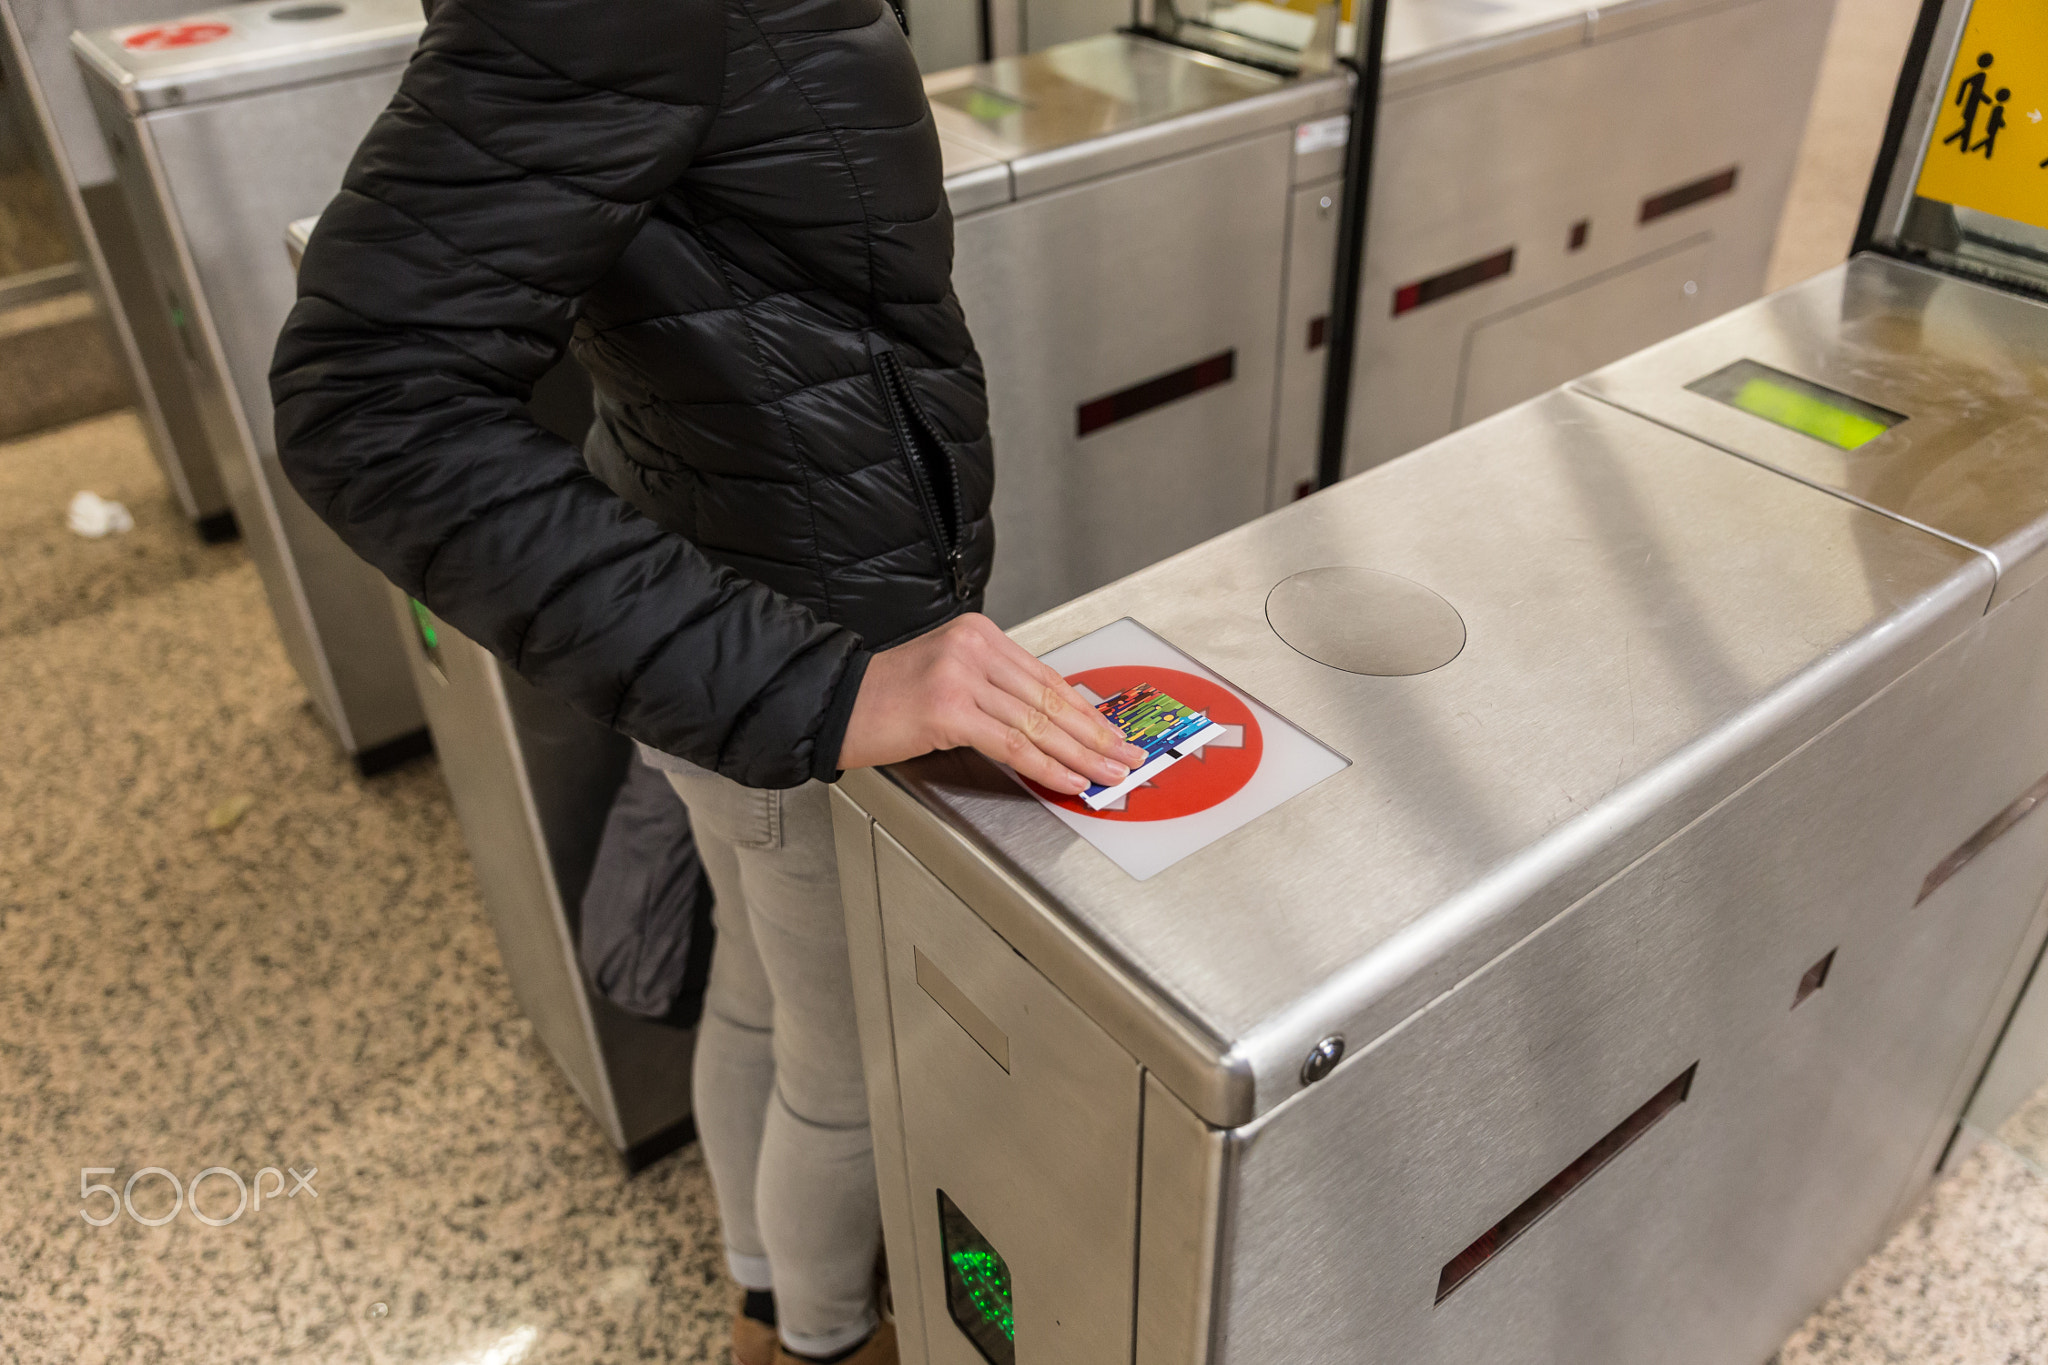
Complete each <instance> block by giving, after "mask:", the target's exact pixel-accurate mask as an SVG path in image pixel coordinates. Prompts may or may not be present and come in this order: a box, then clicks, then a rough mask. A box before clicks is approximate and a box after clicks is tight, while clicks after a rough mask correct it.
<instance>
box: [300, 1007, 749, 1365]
mask: <svg viewBox="0 0 2048 1365" xmlns="http://www.w3.org/2000/svg"><path fill="white" fill-rule="evenodd" d="M280 1141H281V1142H282V1143H283V1144H284V1145H287V1146H289V1147H291V1148H292V1149H293V1150H303V1151H305V1152H307V1153H308V1159H311V1160H316V1161H317V1162H318V1163H319V1164H320V1167H321V1170H322V1172H323V1175H324V1178H325V1179H326V1181H327V1182H328V1183H327V1184H326V1185H324V1186H323V1189H322V1192H321V1197H320V1200H319V1202H318V1204H317V1205H315V1206H312V1207H310V1208H309V1209H308V1210H307V1215H308V1217H309V1218H310V1219H311V1220H312V1221H313V1224H314V1226H315V1228H316V1229H317V1231H318V1234H319V1237H320V1243H321V1247H322V1251H323V1253H324V1255H325V1256H326V1258H327V1262H328V1264H329V1265H330V1267H331V1268H332V1270H333V1272H334V1275H335V1278H336V1281H337V1283H338V1284H339V1286H340V1288H341V1292H342V1293H343V1294H344V1296H345V1297H346V1300H347V1302H348V1305H349V1309H350V1312H351V1313H352V1314H353V1315H355V1317H356V1318H357V1319H358V1320H359V1321H361V1322H362V1323H364V1324H365V1330H364V1335H365V1337H366V1339H367V1340H368V1342H369V1344H370V1347H371V1350H372V1351H373V1352H374V1354H375V1355H376V1358H377V1359H378V1360H380V1361H384V1362H394V1363H395V1362H410V1361H429V1360H432V1361H440V1360H458V1359H459V1360H472V1359H482V1358H485V1357H487V1356H488V1355H489V1354H490V1353H491V1352H492V1351H493V1350H494V1349H496V1350H498V1351H500V1352H501V1353H503V1354H505V1355H507V1356H513V1355H516V1358H517V1359H519V1360H520V1361H521V1362H522V1365H537V1363H538V1362H553V1361H560V1362H565V1363H566V1362H576V1363H577V1365H584V1363H585V1362H604V1361H628V1360H632V1361H718V1362H721V1365H722V1362H723V1361H724V1359H725V1356H724V1333H725V1330H726V1328H725V1322H724V1317H723V1314H724V1311H725V1309H726V1307H727V1304H728V1302H729V1300H728V1295H729V1293H730V1292H731V1291H730V1290H729V1288H728V1284H727V1281H726V1278H725V1274H724V1269H723V1260H722V1257H721V1255H720V1253H719V1248H718V1244H717V1236H716V1232H715V1229H716V1220H715V1217H714V1215H713V1209H712V1203H711V1192H710V1185H709V1181H708V1179H707V1177H706V1175H705V1172H704V1168H703V1163H702V1161H701V1159H700V1157H699V1155H698V1153H697V1150H696V1149H695V1148H694V1147H692V1148H689V1149H686V1150H685V1151H683V1152H681V1153H678V1154H676V1155H674V1156H671V1157H668V1158H666V1159H664V1160H663V1161H661V1162H658V1163H656V1164H655V1165H654V1166H653V1167H651V1168H649V1169H647V1170H645V1171H642V1172H641V1173H640V1174H639V1175H637V1176H634V1177H632V1178H631V1179H628V1178H626V1177H625V1175H624V1173H623V1170H622V1168H621V1166H620V1164H619V1161H618V1157H617V1156H616V1154H615V1153H614V1152H613V1151H612V1149H611V1147H610V1146H609V1144H608V1143H607V1142H606V1140H605V1138H604V1137H603V1135H602V1133H601V1132H600V1130H599V1129H598V1127H597V1125H596V1123H595V1121H594V1120H592V1119H591V1118H590V1117H589V1116H588V1115H587V1114H586V1113H585V1112H584V1111H583V1109H582V1106H581V1104H580V1102H579V1101H578V1100H577V1099H576V1097H575V1095H574V1094H573V1093H572V1092H571V1091H570V1089H569V1087H568V1085H567V1083H566V1082H565V1081H563V1079H562V1078H561V1076H560V1074H559V1073H558V1072H557V1071H556V1070H555V1067H554V1065H553V1063H552V1062H551V1061H550V1060H549V1059H548V1058H547V1056H546V1055H545V1054H544V1053H543V1051H542V1050H541V1049H540V1047H539V1045H538V1044H537V1043H536V1042H535V1041H534V1039H533V1033H532V1030H531V1028H530V1027H528V1026H527V1025H526V1024H525V1022H524V1021H523V1020H516V1021H508V1022H506V1023H504V1024H502V1025H499V1026H496V1027H494V1028H491V1029H489V1030H486V1031H484V1032H483V1033H482V1034H480V1035H479V1036H477V1037H475V1038H473V1039H470V1040H467V1041H466V1042H465V1043H464V1044H463V1045H462V1046H460V1047H458V1048H457V1049H454V1050H452V1051H451V1052H449V1053H448V1054H446V1055H445V1056H443V1057H440V1058H437V1059H435V1060H433V1061H430V1062H429V1063H427V1064H426V1065H424V1066H423V1067H422V1068H421V1069H420V1071H419V1072H418V1073H417V1074H416V1075H412V1076H409V1077H407V1078H405V1079H403V1080H402V1081H398V1082H395V1083H392V1084H388V1085H384V1086H380V1087H378V1088H377V1089H375V1090H374V1091H372V1092H368V1093H366V1094H364V1095H362V1096H361V1097H360V1098H359V1099H358V1100H357V1101H355V1102H354V1103H351V1104H347V1105H340V1106H336V1107H334V1108H333V1109H332V1110H330V1111H329V1112H327V1113H325V1114H322V1115H318V1116H307V1117H305V1118H304V1119H302V1120H300V1121H299V1122H297V1123H295V1124H294V1125H293V1126H292V1127H291V1128H290V1129H288V1130H287V1132H286V1133H285V1134H284V1135H283V1136H282V1138H281V1139H280ZM380 1303H381V1304H383V1305H385V1311H383V1312H382V1313H381V1314H379V1313H378V1312H377V1310H376V1309H375V1308H374V1305H376V1304H380Z"/></svg>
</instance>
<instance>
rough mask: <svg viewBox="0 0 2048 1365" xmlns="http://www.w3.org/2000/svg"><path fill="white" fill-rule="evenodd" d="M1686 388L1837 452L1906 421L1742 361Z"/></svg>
mask: <svg viewBox="0 0 2048 1365" xmlns="http://www.w3.org/2000/svg"><path fill="white" fill-rule="evenodd" d="M1686 387H1687V388H1688V389H1691V390H1692V391H1693V392H1694V393H1697V394H1702V395H1704V396H1705V397H1708V398H1712V399H1714V400H1716V401H1717V402H1722V403H1726V404H1727V405H1728V406H1729V407H1731V408H1740V409H1742V410H1743V411H1744V412H1746V413H1749V414H1750V415H1751V416H1753V417H1761V418H1763V419H1764V420H1765V421H1766V422H1775V423H1777V424H1778V425H1779V426H1781V427H1788V428H1790V429H1791V430H1793V431H1796V432H1798V433H1799V434H1800V435H1802V436H1811V437H1812V438H1813V439H1814V440H1816V441H1826V442H1827V443H1828V444H1829V445H1831V446H1834V447H1835V448H1836V449H1838V450H1855V449H1856V448H1857V447H1859V446H1863V445H1867V444H1869V443H1870V442H1871V441H1874V440H1876V439H1877V438H1878V437H1880V436H1882V435H1884V434H1885V433H1886V432H1887V431H1890V430H1891V429H1892V428H1893V427H1895V426H1897V425H1898V424H1899V423H1901V422H1903V421H1905V420H1906V417H1905V414H1904V413H1899V412H1893V411H1892V410H1891V409H1890V408H1881V407H1879V406H1877V405H1876V404H1875V403H1866V402H1864V401H1863V400H1862V399H1860V398H1851V397H1850V396H1849V395H1848V394H1846V393H1837V392H1835V390H1833V389H1830V388H1823V387H1822V386H1821V385H1819V384H1816V383H1814V382H1812V381H1811V380H1807V379H1801V378H1800V377H1799V376H1797V375H1792V374H1786V373H1785V372H1784V371H1783V370H1774V369H1772V368H1771V367H1770V366H1768V365H1759V364H1757V362H1755V361H1754V360H1738V361H1736V362H1735V363H1734V364H1733V365H1730V366H1728V367H1727V368H1725V369H1720V370H1716V371H1714V373H1712V374H1710V375H1708V376H1707V377H1706V378H1705V379H1695V380H1694V381H1693V382H1692V383H1690V384H1687V385H1686Z"/></svg>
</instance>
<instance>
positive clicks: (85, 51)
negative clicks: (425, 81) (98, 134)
mask: <svg viewBox="0 0 2048 1365" xmlns="http://www.w3.org/2000/svg"><path fill="white" fill-rule="evenodd" d="M425 27H426V21H425V19H424V18H422V17H421V12H420V6H419V3H418V0H269V3H261V4H246V5H227V6H223V7H222V8H220V9H211V10H203V11H200V12H198V13H196V14H188V15H184V16H181V17H180V18H177V19H167V20H164V21H162V22H160V23H145V24H125V25H122V26H120V27H118V28H104V29H95V30H93V31H91V32H89V33H75V34H73V35H72V37H71V46H72V49H73V50H74V51H75V52H76V53H77V54H78V57H79V60H80V61H82V62H85V63H87V64H89V65H90V66H92V67H93V68H95V69H96V70H97V71H98V72H99V73H100V74H101V75H102V76H103V77H105V78H106V80H107V82H108V84H110V85H111V86H113V88H114V89H115V90H117V91H119V92H120V96H121V101H122V103H123V104H125V105H126V106H127V108H128V110H129V111H130V112H131V113H138V114H139V113H143V112H145V111H147V110H150V109H160V108H166V107H169V106H172V105H185V104H196V103H200V102H202V101H206V100H215V99H221V98H224V97H226V96H230V95H245V94H249V93H251V92H254V91H258V90H268V89H271V88H273V87H275V86H280V85H300V84H303V83H305V82H307V81H310V80H320V79H325V78H329V77H333V76H341V75H346V74H348V73H349V72H352V71H363V70H369V69H371V68H375V67H380V66H392V65H395V64H398V63H400V62H403V61H405V60H406V59H407V58H408V57H410V56H411V55H412V50H413V48H414V47H415V46H416V45H417V44H418V42H419V36H420V32H421V30H423V29H424V28H425Z"/></svg>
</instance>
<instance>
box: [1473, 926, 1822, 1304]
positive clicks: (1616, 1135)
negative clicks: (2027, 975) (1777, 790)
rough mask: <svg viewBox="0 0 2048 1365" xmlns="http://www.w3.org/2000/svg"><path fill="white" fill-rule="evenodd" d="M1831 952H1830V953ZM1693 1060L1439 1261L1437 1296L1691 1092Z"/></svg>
mask: <svg viewBox="0 0 2048 1365" xmlns="http://www.w3.org/2000/svg"><path fill="white" fill-rule="evenodd" d="M1830 956H1832V954H1831V955H1830ZM1699 1069H1700V1064H1699V1063H1698V1062H1694V1063H1693V1064H1692V1065H1691V1066H1689V1067H1687V1068H1686V1069H1685V1070H1684V1071H1682V1072H1680V1073H1679V1074H1678V1077H1677V1079H1675V1080H1673V1081H1672V1082H1671V1084H1669V1085H1667V1086H1665V1087H1664V1088H1663V1089H1662V1090H1659V1091H1658V1092H1657V1093H1656V1094H1655V1095H1653V1096H1651V1097H1650V1100H1649V1102H1648V1103H1647V1104H1645V1105H1644V1106H1643V1107H1642V1108H1640V1109H1638V1110H1636V1112H1635V1113H1633V1114H1630V1115H1629V1116H1628V1117H1627V1118H1625V1119H1623V1120H1622V1121H1621V1122H1620V1123H1619V1124H1617V1125H1616V1126H1615V1128H1614V1131H1613V1132H1611V1133H1609V1134H1608V1135H1607V1136H1606V1137H1604V1138H1601V1139H1600V1140H1599V1141H1598V1142H1596V1143H1594V1144H1593V1145H1592V1146H1591V1147H1588V1148H1587V1149H1586V1152H1585V1155H1583V1156H1581V1157H1580V1158H1579V1159H1578V1160H1577V1161H1574V1162H1573V1163H1572V1164H1571V1165H1569V1166H1567V1167H1565V1168H1564V1169H1563V1170H1561V1171H1559V1172H1558V1173H1557V1174H1556V1175H1555V1176H1553V1177H1551V1180H1550V1183H1549V1184H1547V1185H1545V1186H1544V1187H1543V1188H1542V1189H1540V1190H1538V1191H1536V1193H1534V1194H1532V1195H1530V1196H1529V1197H1528V1198H1527V1199H1524V1200H1523V1201H1522V1202H1521V1203H1520V1204H1517V1205H1516V1206H1515V1210H1514V1212H1512V1213H1510V1214H1509V1215H1508V1216H1507V1217H1505V1218H1503V1219H1501V1220H1500V1221H1499V1222H1498V1223H1495V1224H1494V1225H1493V1226H1492V1227H1490V1228H1488V1229H1487V1230H1486V1231H1485V1232H1482V1233H1480V1234H1479V1237H1478V1239H1477V1240H1476V1241H1474V1242H1473V1243H1472V1245H1471V1246H1468V1247H1466V1248H1465V1249H1464V1250H1463V1251H1461V1252H1459V1253H1458V1254H1457V1255H1455V1256H1453V1257H1451V1259H1450V1260H1448V1261H1446V1262H1445V1263H1444V1269H1443V1274H1441V1275H1440V1276H1438V1277H1437V1282H1436V1301H1437V1302H1438V1303H1442V1302H1443V1301H1444V1300H1445V1299H1446V1298H1448V1297H1449V1296H1450V1293H1451V1291H1452V1290H1454V1289H1456V1288H1457V1287H1458V1286H1459V1285H1461V1284H1463V1283H1465V1281H1467V1280H1469V1279H1471V1278H1472V1275H1473V1272H1475V1271H1477V1270H1478V1269H1479V1267H1480V1266H1483V1265H1485V1264H1486V1263H1487V1262H1488V1261H1490V1260H1492V1259H1493V1258H1494V1257H1495V1256H1498V1255H1499V1254H1500V1253H1501V1252H1503V1251H1506V1250H1507V1249H1508V1247H1509V1245H1510V1244H1512V1243H1513V1242H1514V1240H1515V1239H1516V1238H1517V1237H1520V1236H1521V1235H1522V1234H1523V1233H1525V1232H1527V1231H1528V1230H1529V1229H1530V1228H1532V1227H1534V1226H1535V1225H1536V1222H1537V1220H1538V1219H1540V1218H1542V1217H1543V1215H1544V1214H1546V1213H1549V1212H1550V1211H1551V1210H1552V1209H1554V1208H1556V1207H1557V1206H1558V1205H1559V1204H1561V1203H1563V1202H1564V1198H1565V1196H1566V1195H1568V1194H1570V1193H1571V1192H1572V1191H1573V1190H1575V1189H1577V1188H1578V1187H1579V1186H1581V1185H1583V1184H1585V1183H1586V1182H1587V1181H1588V1180H1590V1179H1592V1178H1593V1175H1594V1173H1595V1172H1597V1171H1599V1169H1600V1168H1601V1167H1602V1166H1605V1165H1606V1164H1607V1163H1608V1162H1610V1161H1612V1160H1614V1158H1616V1157H1618V1156H1620V1155H1621V1154H1622V1152H1624V1151H1626V1150H1627V1149H1628V1147H1629V1145H1630V1144H1631V1143H1633V1142H1634V1141H1635V1140H1636V1139H1637V1138H1639V1137H1641V1136H1642V1135H1643V1134H1645V1133H1647V1132H1649V1131H1650V1129H1651V1128H1653V1127H1654V1126H1656V1123H1657V1120H1658V1119H1661V1118H1663V1117H1664V1116H1665V1115H1666V1114H1668V1113H1670V1112H1671V1111H1672V1110H1674V1109H1676V1108H1677V1107H1678V1106H1679V1105H1681V1104H1684V1103H1685V1100H1686V1097H1687V1096H1688V1095H1690V1094H1691V1093H1692V1078H1693V1074H1694V1073H1695V1072H1697V1071H1698V1070H1699Z"/></svg>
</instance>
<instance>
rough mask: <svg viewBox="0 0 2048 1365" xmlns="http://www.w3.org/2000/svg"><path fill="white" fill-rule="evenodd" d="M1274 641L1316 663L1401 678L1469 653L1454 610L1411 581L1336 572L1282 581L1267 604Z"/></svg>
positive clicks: (1341, 568) (1311, 572) (1368, 572)
mask: <svg viewBox="0 0 2048 1365" xmlns="http://www.w3.org/2000/svg"><path fill="white" fill-rule="evenodd" d="M1266 620H1267V622H1268V623H1269V624H1271V626H1272V627H1273V633H1274V634H1275V635H1278V636H1279V637H1280V638H1281V639H1283V640H1285V641H1286V642H1287V643H1288V644H1289V645H1292V646H1293V647H1294V648H1295V649H1297V650H1299V651H1301V652H1302V653H1303V654H1306V655H1308V657H1309V658H1311V659H1314V660H1315V661H1316V662H1317V663H1320V664H1328V665H1329V666H1330V667H1332V668H1341V669H1343V670H1344V671H1345V672H1346V673H1366V674H1370V675H1372V676H1373V677H1378V678H1402V677H1407V676H1408V675H1410V674H1413V673H1427V672H1429V671H1430V670H1431V669H1434V668H1442V667H1443V666H1444V665H1445V664H1447V663H1449V662H1450V661H1451V660H1453V659H1455V658H1457V657H1458V653H1459V651H1461V650H1463V649H1464V648H1465V619H1464V618H1463V617H1461V616H1459V615H1458V611H1457V608H1455V607H1453V606H1452V605H1451V604H1450V603H1449V602H1446V601H1444V599H1443V598H1441V597H1439V596H1437V595H1436V594H1435V593H1433V592H1431V591H1430V590H1429V589H1428V588H1425V587H1423V586H1422V585H1421V584H1420V583H1417V582H1416V581H1415V580H1414V579H1412V578H1403V577H1401V576H1400V575H1399V574H1391V573H1381V572H1379V571H1378V570H1377V569H1360V568H1354V567H1352V566H1350V565H1335V566H1332V567H1330V568H1327V569H1307V570H1304V571H1303V572H1301V573H1298V574H1295V575H1294V576H1293V577H1291V578H1283V579H1281V580H1280V582H1279V583H1277V584H1276V585H1274V588H1273V591H1272V592H1270V593H1268V594H1267V596H1266Z"/></svg>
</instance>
